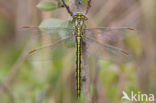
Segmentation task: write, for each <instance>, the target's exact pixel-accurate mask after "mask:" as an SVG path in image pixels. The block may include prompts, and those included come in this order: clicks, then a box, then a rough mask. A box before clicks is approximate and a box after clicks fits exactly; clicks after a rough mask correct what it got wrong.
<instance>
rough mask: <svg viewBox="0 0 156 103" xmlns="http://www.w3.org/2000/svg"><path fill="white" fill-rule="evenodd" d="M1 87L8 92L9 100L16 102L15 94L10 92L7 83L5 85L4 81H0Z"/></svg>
mask: <svg viewBox="0 0 156 103" xmlns="http://www.w3.org/2000/svg"><path fill="white" fill-rule="evenodd" d="M0 85H1V87H2V88H3V89H4V90H5V91H6V92H7V93H8V94H9V96H10V98H11V100H12V102H13V103H16V99H15V96H14V94H13V93H12V91H11V90H10V89H9V87H8V86H7V85H5V84H4V83H1V84H0Z"/></svg>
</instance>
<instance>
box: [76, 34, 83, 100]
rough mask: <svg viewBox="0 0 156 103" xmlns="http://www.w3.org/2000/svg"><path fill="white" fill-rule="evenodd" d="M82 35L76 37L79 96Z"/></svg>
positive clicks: (78, 90) (78, 93)
mask: <svg viewBox="0 0 156 103" xmlns="http://www.w3.org/2000/svg"><path fill="white" fill-rule="evenodd" d="M81 39H82V38H81V37H77V38H76V42H77V50H76V85H77V88H76V89H77V97H78V98H79V97H80V94H81V47H82V44H81V41H82V40H81Z"/></svg>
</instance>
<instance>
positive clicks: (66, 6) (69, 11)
mask: <svg viewBox="0 0 156 103" xmlns="http://www.w3.org/2000/svg"><path fill="white" fill-rule="evenodd" d="M62 3H63V5H64V6H65V8H66V10H67V11H68V13H69V14H70V15H71V16H73V12H72V11H71V10H70V8H69V6H68V5H67V4H66V3H65V1H64V0H62Z"/></svg>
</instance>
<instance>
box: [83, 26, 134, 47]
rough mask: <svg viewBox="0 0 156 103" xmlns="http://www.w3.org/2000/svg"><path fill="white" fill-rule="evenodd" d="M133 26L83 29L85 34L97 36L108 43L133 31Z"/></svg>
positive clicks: (116, 40)
mask: <svg viewBox="0 0 156 103" xmlns="http://www.w3.org/2000/svg"><path fill="white" fill-rule="evenodd" d="M135 31H136V30H135V29H134V28H128V27H116V28H115V27H102V28H87V29H85V32H86V35H87V36H89V37H90V36H92V37H96V38H99V39H100V40H101V41H103V42H105V43H109V44H116V43H119V42H120V41H121V40H122V39H124V38H125V37H126V34H128V33H130V32H135Z"/></svg>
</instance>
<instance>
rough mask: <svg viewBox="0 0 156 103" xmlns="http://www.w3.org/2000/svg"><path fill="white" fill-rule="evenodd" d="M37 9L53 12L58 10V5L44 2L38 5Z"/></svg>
mask: <svg viewBox="0 0 156 103" xmlns="http://www.w3.org/2000/svg"><path fill="white" fill-rule="evenodd" d="M37 8H39V9H41V10H43V11H51V10H55V9H57V5H56V4H55V3H53V2H50V1H42V2H40V3H39V4H38V5H37Z"/></svg>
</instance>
